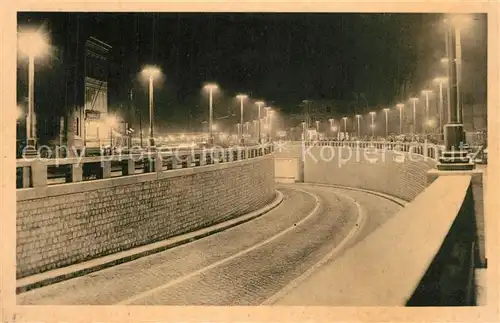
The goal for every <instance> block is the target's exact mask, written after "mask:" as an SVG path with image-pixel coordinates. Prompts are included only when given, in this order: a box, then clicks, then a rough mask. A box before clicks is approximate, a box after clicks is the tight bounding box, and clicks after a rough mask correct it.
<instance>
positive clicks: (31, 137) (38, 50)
mask: <svg viewBox="0 0 500 323" xmlns="http://www.w3.org/2000/svg"><path fill="white" fill-rule="evenodd" d="M18 48H19V51H20V53H22V54H24V55H25V56H27V57H28V70H29V71H28V73H29V80H28V110H27V113H26V138H27V147H26V149H27V152H26V155H27V156H36V145H37V142H36V129H35V120H34V115H35V112H34V100H35V98H34V78H35V59H36V58H37V57H41V56H43V55H46V54H47V53H48V51H49V48H50V46H49V42H48V37H47V36H46V35H45V34H44V33H43V32H42V31H40V30H27V31H23V32H21V33H20V34H19V37H18ZM161 73H162V72H161V70H160V68H158V67H156V66H152V65H151V66H146V67H144V68H143V70H142V74H143V75H144V76H145V77H146V78H147V79H148V81H149V146H151V147H154V146H155V141H154V127H153V124H154V98H153V93H154V81H155V79H157V78H158V77H159V76H160V75H161ZM204 89H205V90H206V91H208V93H209V143H210V144H213V142H214V137H213V128H214V126H213V92H214V91H216V90H217V89H218V85H217V84H215V83H209V84H206V85H205V86H204ZM236 98H237V99H238V100H239V101H240V124H241V125H243V123H244V118H243V109H244V101H245V100H247V99H248V95H246V94H238V95H237V96H236ZM255 104H256V105H257V107H258V120H259V127H258V140H259V142H261V140H262V139H261V123H262V120H261V110H262V108H263V107H264V105H265V103H264V102H263V101H257V102H255ZM264 108H265V109H266V111H267V116H268V117H270V115H272V111H271V110H270V109H271V107H267V106H266V107H264ZM20 117H21V115H20V112H19V111H18V118H20ZM106 123H107V124H108V125H109V127H110V128H111V129H112V128H113V125H114V124H116V117H114V116H111V115H109V116H108V118H107V119H106ZM241 128H242V127H241ZM241 128H240V130H239V134H238V135H239V137H240V138H241V142H242V143H243V140H244V139H243V131H242V129H241ZM111 131H112V130H111ZM110 136H112V134H111V135H110ZM110 139H111V138H110Z"/></svg>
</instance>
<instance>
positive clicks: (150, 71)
mask: <svg viewBox="0 0 500 323" xmlns="http://www.w3.org/2000/svg"><path fill="white" fill-rule="evenodd" d="M142 73H143V74H144V75H145V76H146V77H147V78H148V80H149V146H150V147H154V146H155V140H154V133H153V131H154V130H153V128H154V125H153V122H154V121H153V120H154V103H153V92H154V89H153V81H154V79H155V78H157V77H158V76H159V75H160V74H161V70H160V69H159V68H158V67H156V66H146V67H145V68H144V69H143V70H142Z"/></svg>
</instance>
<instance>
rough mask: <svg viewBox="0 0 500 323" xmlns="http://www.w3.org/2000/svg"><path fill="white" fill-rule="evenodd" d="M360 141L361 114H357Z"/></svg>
mask: <svg viewBox="0 0 500 323" xmlns="http://www.w3.org/2000/svg"><path fill="white" fill-rule="evenodd" d="M356 121H357V129H356V130H358V140H359V139H360V138H361V114H356Z"/></svg>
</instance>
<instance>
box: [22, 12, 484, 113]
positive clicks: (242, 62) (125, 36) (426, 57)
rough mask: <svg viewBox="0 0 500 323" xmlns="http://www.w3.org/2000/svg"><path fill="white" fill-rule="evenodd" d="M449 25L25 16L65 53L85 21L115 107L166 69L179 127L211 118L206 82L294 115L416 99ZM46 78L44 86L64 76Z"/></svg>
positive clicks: (167, 100)
mask: <svg viewBox="0 0 500 323" xmlns="http://www.w3.org/2000/svg"><path fill="white" fill-rule="evenodd" d="M441 19H442V15H440V14H336V13H333V14H234V13H231V14H205V13H203V14H191V13H189V14H174V13H159V14H155V13H144V14H135V13H133V14H127V13H120V14H116V13H107V14H102V13H95V14H94V13H91V14H88V13H79V14H76V13H20V14H19V24H20V25H24V24H27V23H33V24H39V23H43V24H44V26H45V28H46V29H47V30H48V31H49V33H50V35H51V39H52V44H53V45H54V47H55V48H56V49H57V48H64V46H67V45H65V44H68V42H69V43H71V40H73V41H74V38H75V37H77V32H76V30H77V27H76V25H77V24H76V21H77V20H78V21H79V28H80V31H81V32H82V33H83V34H85V35H92V36H95V37H97V38H99V39H101V40H103V41H105V42H107V43H109V44H110V45H111V46H112V47H113V48H112V50H111V53H110V57H109V59H110V63H111V66H110V74H109V97H110V102H109V103H110V105H111V106H115V105H116V106H118V105H119V104H121V103H123V102H126V100H127V98H128V95H127V94H128V92H129V90H130V88H131V87H134V88H137V89H138V93H139V94H140V95H142V96H143V97H144V96H145V89H144V86H143V85H141V84H138V81H137V75H138V72H139V71H140V69H141V67H142V66H144V65H145V64H149V63H153V64H156V65H158V66H160V67H161V68H162V70H163V72H164V75H165V78H164V79H163V82H162V84H159V85H158V90H157V94H155V95H156V97H157V98H156V100H155V102H156V106H157V107H158V110H159V112H158V113H157V115H158V117H159V118H165V120H168V121H172V122H173V120H176V122H177V121H180V120H182V119H183V118H186V115H193V114H194V115H199V114H204V113H205V112H206V111H205V110H206V108H205V107H204V104H205V103H204V101H203V100H204V99H205V98H203V96H202V95H201V92H200V89H201V87H202V84H203V83H204V82H206V81H216V82H217V83H218V84H219V85H220V87H221V89H222V90H223V95H224V97H226V98H231V97H233V96H234V95H235V94H236V93H237V92H240V91H243V92H246V93H250V94H251V96H252V97H254V98H263V99H265V100H269V101H274V104H276V105H279V106H282V107H284V109H285V110H286V109H287V107H288V106H293V105H296V104H298V102H300V101H301V100H303V99H313V100H318V99H335V100H342V101H352V100H353V99H354V93H363V94H364V96H365V97H366V98H367V101H368V104H369V106H377V105H382V106H383V105H392V104H394V103H396V101H397V100H398V96H400V97H402V96H403V95H407V94H408V93H402V92H401V87H402V85H403V84H404V83H405V82H406V83H410V86H409V87H410V88H413V89H414V90H415V89H416V90H417V91H418V90H420V89H418V87H419V86H421V83H422V82H423V80H425V79H428V78H429V77H431V78H432V77H433V76H434V75H433V74H435V72H434V71H432V70H431V69H432V68H434V67H435V66H434V65H433V64H434V63H435V62H436V61H438V60H439V58H440V57H442V56H443V54H444V53H443V50H444V42H443V41H442V39H443V38H442V37H443V36H442V35H441V34H440V33H439V30H438V28H436V26H438V25H439V21H440V20H441ZM483 45H484V46H483V47H484V48H486V46H485V44H483ZM484 55H485V50H484ZM464 56H466V55H464ZM55 65H57V63H55ZM62 68H63V69H65V68H66V69H67V68H68V67H67V66H66V67H64V66H63V67H62ZM40 73H42V74H41V76H39V77H41V78H43V77H44V75H43V74H44V73H45V74H50V73H56V72H55V71H54V69H50V68H45V69H42V70H41V72H40ZM53 90H57V89H53ZM47 91H48V90H47ZM141 91H142V92H141ZM141 93H142V94H141ZM42 97H43V95H42ZM47 97H50V95H47ZM143 99H144V100H145V98H143ZM42 100H43V99H42ZM144 100H143V101H144ZM143 101H141V102H142V103H141V104H142V105H143V104H147V103H145V102H143ZM40 104H43V103H40ZM200 105H203V107H200ZM221 113H222V112H221Z"/></svg>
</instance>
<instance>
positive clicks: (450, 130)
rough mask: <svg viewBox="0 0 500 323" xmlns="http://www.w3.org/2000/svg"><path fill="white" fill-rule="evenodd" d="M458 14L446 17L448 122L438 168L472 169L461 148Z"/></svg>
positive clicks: (459, 20)
mask: <svg viewBox="0 0 500 323" xmlns="http://www.w3.org/2000/svg"><path fill="white" fill-rule="evenodd" d="M460 17H461V16H460V15H459V16H453V15H452V16H451V18H448V19H447V22H448V23H447V31H446V53H447V57H448V62H447V69H448V77H449V83H448V87H447V91H448V95H447V97H448V98H449V100H448V102H447V103H448V123H447V124H446V125H445V126H444V141H445V151H444V152H443V154H442V156H441V157H440V158H439V163H438V164H437V168H438V169H439V170H472V169H474V168H475V165H474V164H473V163H471V162H470V158H469V157H468V156H467V151H464V150H462V149H461V146H460V145H461V143H462V142H463V141H464V133H463V124H462V117H461V107H460V104H461V100H460V90H459V83H460V67H459V64H460V62H459V60H460V55H461V54H460V36H459V35H460V24H459V22H461V19H460Z"/></svg>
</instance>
